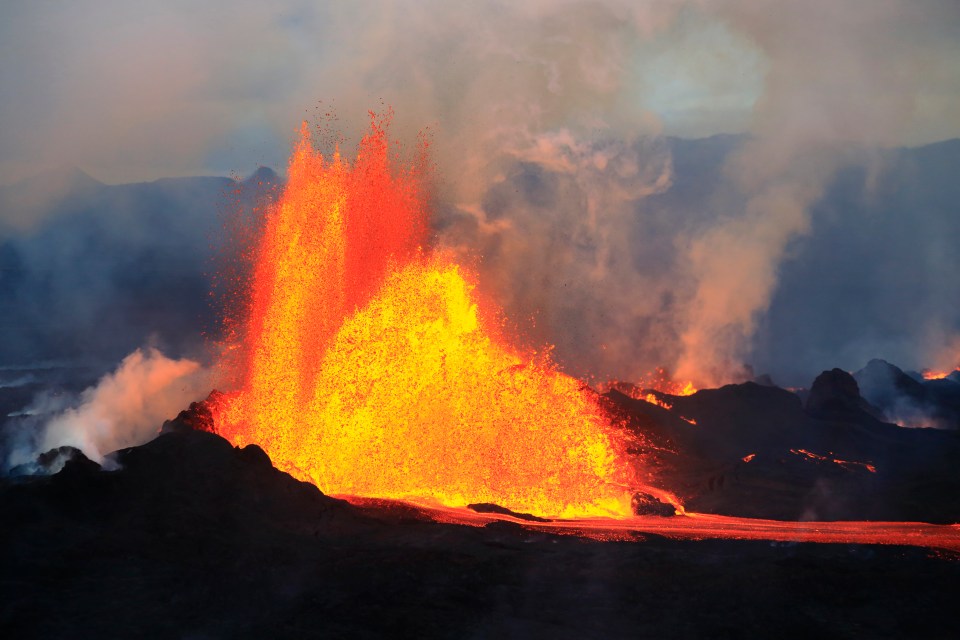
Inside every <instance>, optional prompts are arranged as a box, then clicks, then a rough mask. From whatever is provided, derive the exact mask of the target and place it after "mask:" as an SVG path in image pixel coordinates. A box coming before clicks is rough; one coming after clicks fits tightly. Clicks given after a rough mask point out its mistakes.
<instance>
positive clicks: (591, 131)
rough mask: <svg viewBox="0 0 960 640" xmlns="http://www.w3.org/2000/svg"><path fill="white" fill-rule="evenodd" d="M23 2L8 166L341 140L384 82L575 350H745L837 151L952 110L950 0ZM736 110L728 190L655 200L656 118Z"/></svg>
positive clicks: (236, 155)
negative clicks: (691, 198)
mask: <svg viewBox="0 0 960 640" xmlns="http://www.w3.org/2000/svg"><path fill="white" fill-rule="evenodd" d="M32 6H33V5H26V4H24V5H16V6H12V7H11V8H4V9H3V10H2V11H3V12H4V15H3V17H4V18H6V19H4V20H0V36H2V40H3V42H4V43H5V51H8V52H9V55H5V56H2V57H0V70H2V75H3V77H4V78H5V79H8V81H10V82H13V83H15V84H16V86H17V87H22V90H18V91H7V92H3V93H2V94H0V107H2V109H3V113H4V117H5V123H7V124H8V126H6V127H4V128H3V129H2V130H0V150H2V151H0V171H2V172H3V173H4V175H8V176H16V175H23V174H25V173H29V170H30V169H31V168H32V167H34V166H36V165H38V164H39V163H41V162H42V161H43V159H45V158H49V157H54V156H55V157H57V158H59V159H60V161H62V162H67V163H74V164H82V165H83V166H84V167H85V168H86V169H87V170H88V171H90V172H91V173H92V174H93V175H95V176H96V177H98V178H100V179H106V180H108V181H109V180H126V179H138V178H142V177H155V176H158V175H170V174H173V173H179V174H184V173H191V174H195V173H198V172H202V171H210V170H215V171H226V170H240V171H242V172H246V171H249V170H250V169H252V167H253V165H254V164H256V163H265V164H273V165H275V166H279V165H280V164H281V162H282V158H284V157H285V155H286V152H287V150H288V148H289V141H290V139H291V137H292V134H293V133H294V126H293V125H294V124H295V123H294V121H295V120H296V119H298V118H297V117H296V116H298V115H299V114H302V113H303V110H304V108H305V107H306V106H309V105H314V104H316V103H317V100H318V99H324V100H325V101H326V102H324V103H323V104H322V105H321V106H320V108H319V110H318V111H315V112H311V111H308V112H307V114H306V115H307V116H308V117H310V116H312V115H319V116H320V118H321V119H323V118H325V117H326V114H327V113H337V114H339V115H340V116H341V117H343V118H344V121H343V122H337V123H336V128H337V129H338V130H342V131H343V137H345V138H355V137H356V136H357V134H358V133H359V131H360V130H361V129H362V127H363V126H364V125H365V121H364V119H363V118H362V117H360V116H358V115H357V114H361V113H363V112H365V111H366V110H367V109H369V108H371V106H374V107H376V104H375V103H376V101H377V99H378V98H379V99H382V100H383V101H384V102H386V103H388V104H390V105H392V106H393V108H394V110H395V113H396V119H395V122H394V127H393V130H394V132H395V133H396V134H398V135H399V137H401V138H403V137H412V136H413V135H415V132H416V131H418V130H419V129H421V128H422V127H424V126H425V125H426V126H427V127H429V129H430V130H431V131H433V133H434V135H433V145H432V147H431V153H432V157H433V158H434V159H435V161H436V164H437V167H438V170H437V172H436V174H437V178H438V180H437V185H436V187H437V189H436V192H437V198H436V202H435V208H436V216H435V231H436V233H437V236H438V237H439V241H440V242H441V243H442V244H446V245H449V246H451V247H453V248H454V249H455V250H456V251H457V252H458V253H460V254H461V258H462V257H464V256H472V257H478V259H479V261H480V262H479V264H478V265H477V270H478V271H479V272H480V273H479V275H480V278H479V279H480V282H481V287H482V288H484V289H486V290H487V292H489V293H490V294H491V295H492V296H494V297H495V298H497V299H498V300H500V301H501V302H502V303H503V305H504V306H505V307H506V312H507V316H508V317H509V318H511V319H512V320H513V321H514V322H516V323H518V324H520V325H522V328H526V327H525V326H524V325H526V324H527V323H528V321H529V320H530V319H531V318H532V320H533V322H534V323H535V327H532V328H529V329H528V330H529V331H530V332H531V333H532V334H533V336H534V338H535V339H536V340H537V341H538V342H548V343H553V344H555V345H556V357H557V359H558V360H559V361H560V362H561V363H562V364H563V365H564V366H565V367H566V369H567V370H568V371H570V372H571V373H575V374H578V375H584V374H590V373H593V374H597V375H598V376H616V377H621V378H636V377H638V376H640V375H642V374H643V373H644V372H647V371H649V370H650V369H652V368H653V367H654V366H657V365H667V366H668V367H671V368H672V369H673V370H674V373H675V374H677V375H678V376H682V377H689V378H693V379H697V380H698V381H699V382H700V383H701V384H711V383H717V382H722V381H726V380H729V379H732V378H736V377H738V376H740V375H742V371H743V369H742V364H743V362H744V361H746V360H750V359H753V358H754V357H755V356H756V354H755V353H752V352H751V349H752V348H753V346H754V343H753V342H752V338H753V336H754V334H755V333H756V331H757V328H758V322H761V321H762V320H763V317H764V315H765V313H766V312H767V310H768V308H769V307H770V305H771V300H772V298H773V297H774V296H775V294H776V292H777V289H778V286H779V276H780V272H781V270H782V267H783V264H784V260H785V258H786V257H788V256H789V255H790V252H791V250H792V248H793V247H795V246H796V245H797V244H798V243H802V242H803V237H804V235H805V234H808V233H810V232H811V231H812V230H813V229H814V226H815V223H816V217H815V216H813V215H812V214H811V208H812V207H813V206H815V204H816V202H817V201H818V199H819V198H820V197H821V195H822V194H823V192H824V190H825V189H826V188H827V187H828V185H829V183H830V181H831V180H832V179H833V177H834V176H835V175H836V173H837V170H838V169H840V168H842V167H844V166H847V165H848V164H851V163H856V164H864V163H867V164H870V163H871V161H872V159H874V158H875V157H876V156H874V155H873V153H874V150H875V149H876V148H877V147H882V146H891V145H898V144H903V143H913V142H929V141H932V140H938V139H942V138H945V137H948V136H952V135H957V129H956V126H955V124H954V123H956V122H960V107H958V106H957V105H960V100H957V99H956V98H957V95H958V94H960V73H958V69H960V64H957V61H958V60H960V50H958V46H957V41H956V37H955V33H956V30H957V28H958V25H960V11H958V8H957V5H956V3H955V2H953V0H929V1H926V2H907V1H906V0H888V1H883V2H876V1H874V0H849V1H847V2H828V1H826V0H817V1H814V2H803V3H797V2H788V1H781V2H773V1H769V2H768V1H763V0H761V1H756V0H716V1H711V2H706V1H697V0H676V1H664V2H635V1H627V0H597V1H593V2H584V1H576V0H565V1H561V2H546V1H543V2H541V1H537V2H525V3H520V4H517V3H506V2H500V1H496V0H491V1H489V2H475V3H448V2H441V1H440V0H428V1H425V2H417V3H410V2H354V3H333V4H331V3H326V4H316V3H303V2H299V1H297V0H288V1H287V2H280V3H270V4H269V6H268V5H265V4H264V3H253V2H239V3H231V4H230V6H229V9H228V10H225V5H220V4H218V3H206V4H204V5H203V6H202V7H198V6H193V5H191V6H189V7H185V6H184V5H179V4H177V3H174V4H164V5H163V6H157V7H154V8H152V9H151V12H150V16H149V20H147V19H144V16H143V15H142V8H140V7H135V8H124V7H117V6H116V5H115V3H108V2H101V3H84V5H83V6H82V7H81V6H77V7H73V6H71V7H65V8H63V10H62V11H59V12H57V14H56V15H55V16H48V15H43V14H42V13H41V12H40V11H39V10H34V9H32V8H30V7H32ZM41 31H42V32H43V33H52V34H55V36H56V37H43V38H39V37H37V36H36V34H37V33H39V32H41ZM678 43H679V45H678ZM117 60H123V61H124V62H125V64H124V65H122V68H118V67H117V65H116V63H117ZM64 65H66V66H64ZM36 77H44V78H47V79H49V81H48V82H44V83H36V82H35V81H33V79H34V78H36ZM745 77H746V78H748V80H744V78H745ZM27 80H30V81H27ZM372 103H373V104H372ZM37 105H43V106H44V108H42V109H40V108H37ZM201 105H202V106H201ZM698 114H699V115H698ZM698 118H699V119H698ZM694 121H696V122H694ZM678 123H679V124H678ZM945 123H946V124H945ZM730 130H746V131H748V132H749V133H750V134H751V135H750V137H749V139H748V140H747V141H746V143H745V144H744V145H743V146H742V147H741V148H740V149H739V151H737V152H736V153H734V154H733V156H731V157H730V159H729V161H728V162H727V165H726V166H727V170H726V178H727V179H726V181H725V182H726V184H725V185H724V188H723V189H720V191H724V193H723V194H721V195H718V196H717V197H716V198H711V197H709V196H704V197H703V198H702V199H701V200H698V205H699V204H702V205H703V206H702V207H700V208H699V209H697V210H680V209H677V208H674V209H671V208H670V207H671V206H675V205H676V204H677V202H676V201H677V198H675V197H674V194H673V191H674V190H676V189H679V188H680V187H679V186H678V185H677V184H676V179H677V175H678V172H677V171H676V157H671V156H672V155H673V154H671V148H672V147H671V141H670V140H669V139H666V138H664V137H663V135H664V133H665V132H669V133H678V134H681V135H688V134H690V133H691V132H695V133H700V134H703V133H715V132H721V131H730ZM349 146H350V145H349V144H347V145H344V148H349ZM238 165H242V166H238ZM880 166H881V163H877V164H876V165H874V164H870V173H871V175H873V176H877V175H879V174H880V171H879V168H878V167H880ZM868 182H869V181H868ZM875 186H876V184H875V183H870V184H868V185H867V187H868V189H869V188H874V187H875ZM683 188H684V189H690V188H691V187H690V185H685V186H683ZM697 188H700V187H699V186H698V187H697ZM704 188H706V187H704ZM710 188H711V189H712V188H713V187H710ZM730 192H733V195H731V194H730ZM671 198H673V199H671ZM17 222H18V224H20V226H26V225H25V224H24V221H22V220H19V221H17ZM943 324H944V325H945V328H944V331H945V332H946V334H947V335H953V334H955V333H956V331H955V330H954V329H955V326H954V321H953V319H951V318H948V319H947V320H946V321H945V322H944V323H943ZM939 346H942V345H939ZM917 350H918V349H914V351H917ZM862 357H863V356H862V354H858V361H862ZM781 360H782V359H781ZM856 362H857V361H854V363H851V365H850V366H855V365H856ZM781 364H782V363H781ZM830 364H834V363H830ZM820 366H821V367H822V366H826V365H825V364H821V365H820Z"/></svg>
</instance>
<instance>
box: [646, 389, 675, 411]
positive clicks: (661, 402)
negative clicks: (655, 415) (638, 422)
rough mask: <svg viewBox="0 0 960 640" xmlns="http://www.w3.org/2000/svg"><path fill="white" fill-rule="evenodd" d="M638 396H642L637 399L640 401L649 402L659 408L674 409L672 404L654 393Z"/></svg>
mask: <svg viewBox="0 0 960 640" xmlns="http://www.w3.org/2000/svg"><path fill="white" fill-rule="evenodd" d="M638 395H639V396H640V397H639V398H637V399H638V400H644V401H646V402H649V403H650V404H655V405H657V406H658V407H663V408H664V409H673V405H672V404H670V403H669V402H667V401H666V400H663V399H662V398H658V397H657V396H656V395H655V394H653V393H641V394H638Z"/></svg>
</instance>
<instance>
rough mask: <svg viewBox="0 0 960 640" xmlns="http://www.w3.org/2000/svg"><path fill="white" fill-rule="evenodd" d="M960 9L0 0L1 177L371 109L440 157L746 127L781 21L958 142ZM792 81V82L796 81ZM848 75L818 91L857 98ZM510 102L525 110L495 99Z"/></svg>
mask: <svg viewBox="0 0 960 640" xmlns="http://www.w3.org/2000/svg"><path fill="white" fill-rule="evenodd" d="M515 4H520V5H521V7H519V8H518V7H516V6H514V5H515ZM798 4H799V5H803V6H804V7H806V8H804V9H802V10H798V9H797V7H796V5H798ZM831 4H839V5H842V7H843V8H842V9H841V10H839V11H838V10H836V9H832V8H830V5H831ZM791 6H792V8H791V9H788V10H786V11H784V9H785V8H786V7H791ZM958 13H960V4H958V3H956V2H955V0H942V1H935V0H932V1H926V0H920V1H911V2H899V1H892V0H869V1H868V2H862V1H859V0H854V1H851V2H839V3H822V2H813V3H806V2H804V3H796V2H789V1H786V0H785V1H783V2H770V1H765V0H749V1H735V2H728V1H724V0H718V1H711V0H702V1H695V0H690V1H685V2H681V1H672V0H648V1H643V0H633V1H630V2H618V1H607V0H604V1H601V2H595V3H583V2H571V1H569V0H554V1H550V2H548V1H545V0H535V1H531V2H524V3H512V2H496V1H488V2H471V3H449V2H433V1H426V2H419V1H413V0H409V1H406V2H403V1H398V2H389V1H382V2H350V3H347V2H343V3H330V2H327V3H322V2H307V1H298V0H282V1H279V2H269V3H266V2H245V1H239V2H238V1H230V2H205V3H196V2H179V1H170V2H162V3H157V2H136V1H121V0H114V1H109V0H90V1H83V2H59V1H52V0H51V1H45V0H29V1H25V0H8V1H6V2H3V3H2V4H0V183H8V182H11V181H13V180H15V179H18V178H22V177H25V176H27V175H30V174H31V173H35V172H37V171H38V170H40V169H42V168H44V167H47V166H58V165H64V164H74V165H79V166H81V167H82V168H83V169H85V170H86V171H88V172H89V173H90V174H92V175H93V176H94V177H96V178H98V179H100V180H103V181H107V182H123V181H132V180H142V179H151V178H156V177H160V176H173V175H187V174H209V173H216V174H224V173H227V172H230V171H236V172H240V173H246V172H249V171H251V170H252V169H253V168H254V167H255V166H256V165H257V164H268V165H275V166H277V165H282V164H283V162H284V158H285V156H286V154H287V151H288V149H289V141H290V139H291V137H292V132H293V131H294V130H295V129H296V127H297V124H298V121H299V120H300V119H302V118H304V117H308V118H309V117H312V116H313V115H314V112H315V110H316V108H317V105H318V103H319V102H320V101H324V102H325V103H326V104H327V105H329V104H331V103H332V104H333V105H334V106H335V107H336V109H337V113H338V115H339V116H340V118H341V121H342V122H343V123H344V124H343V126H344V128H345V129H347V130H349V129H350V128H351V127H356V126H362V125H363V124H364V118H363V115H362V114H363V113H364V112H365V110H366V109H368V108H377V107H378V106H379V105H380V101H381V100H383V101H384V102H386V103H388V104H392V105H393V106H394V107H395V108H396V110H397V118H398V121H400V122H402V123H404V124H405V125H407V126H408V127H409V128H410V129H411V130H414V129H419V128H421V127H424V126H427V125H429V126H431V127H433V128H434V129H435V132H436V134H437V136H438V138H439V139H440V141H439V142H438V145H439V146H441V147H445V143H444V142H443V141H442V140H443V138H442V137H443V136H448V137H450V138H454V137H459V136H463V135H466V136H467V138H468V139H472V138H475V134H473V133H472V132H471V129H472V123H473V122H477V123H480V124H482V125H483V126H484V127H486V128H489V127H490V125H491V123H492V122H497V121H499V123H501V124H502V125H503V126H505V127H507V128H513V127H526V126H529V123H530V122H531V121H534V120H538V119H539V120H540V122H538V124H537V126H540V127H543V128H556V127H561V126H580V127H583V126H590V125H594V126H598V127H601V128H607V129H609V130H610V131H612V132H614V133H616V132H620V131H623V132H630V133H632V132H635V131H638V130H639V131H646V132H657V131H660V132H665V133H668V134H676V135H681V136H705V135H709V134H712V133H717V132H736V131H746V130H749V129H750V127H751V117H752V113H753V110H754V107H755V104H756V101H757V99H758V97H759V96H761V95H762V94H763V91H764V83H765V78H766V74H767V73H768V71H769V68H770V60H771V57H772V56H776V55H778V51H777V50H776V49H777V46H776V44H773V45H771V44H770V43H768V42H764V41H763V31H764V29H765V27H764V25H763V22H764V21H766V20H771V21H773V20H776V18H777V17H778V16H780V17H782V16H784V15H788V16H790V19H791V21H793V23H795V26H796V33H797V34H799V36H800V37H798V38H797V42H795V43H794V44H795V45H796V46H798V47H800V48H801V49H803V48H804V47H808V48H809V49H810V51H809V58H810V61H811V63H813V64H816V65H825V64H830V59H829V57H824V56H822V55H818V52H817V49H818V47H819V45H820V43H819V42H818V40H817V39H818V37H819V33H820V31H821V27H822V30H823V31H824V32H829V31H830V30H831V29H839V30H841V31H842V30H848V31H849V41H848V42H847V44H848V45H849V46H850V47H851V48H854V49H855V48H858V47H860V46H863V47H864V48H866V49H868V50H870V51H873V52H876V53H877V54H879V55H881V57H882V59H881V60H878V63H881V64H884V65H888V66H890V67H899V68H902V70H903V71H904V73H906V74H918V75H922V76H923V78H922V81H919V82H917V83H916V85H915V86H914V87H913V88H912V89H913V92H912V93H911V96H910V97H911V104H910V105H909V106H908V110H909V112H910V113H909V114H907V115H906V116H905V118H904V122H903V126H902V130H901V131H899V132H898V134H897V135H896V136H895V138H894V139H893V140H884V142H896V143H907V144H912V143H919V142H929V141H934V140H940V139H945V138H948V137H954V136H958V135H960V117H958V110H960V107H958V105H960V36H958V29H960V19H958ZM820 21H822V22H823V23H824V24H823V25H820V24H818V22H820ZM828 21H832V22H833V23H834V26H833V27H829V26H827V25H826V24H825V23H826V22H828ZM871 21H872V22H874V23H875V24H871ZM773 31H776V29H775V28H774V29H772V30H771V32H773ZM811 34H814V37H809V36H810V35H811ZM841 35H842V34H841ZM804 38H806V39H807V41H806V42H804V41H803V40H804ZM841 62H842V61H841ZM796 71H797V73H796V75H795V76H793V81H794V82H797V83H798V84H801V85H802V84H804V83H805V82H807V81H808V80H809V78H808V77H806V76H805V75H804V73H803V69H801V68H797V69H796ZM859 72H860V70H859V69H857V68H856V67H855V66H854V67H851V68H849V69H848V70H846V71H845V73H847V74H848V75H846V76H845V77H846V78H847V80H848V81H849V82H848V84H847V86H845V87H830V90H831V91H851V92H856V91H858V90H859V85H858V77H857V74H858V73H859ZM517 91H519V92H521V93H523V94H524V95H522V96H521V100H519V101H518V103H522V105H521V106H520V107H519V108H514V107H511V106H510V105H506V104H505V103H506V98H508V97H509V94H508V92H513V93H516V92H517ZM889 91H891V92H899V91H902V88H901V87H900V86H898V85H897V83H891V85H890V86H889ZM514 106H516V105H514ZM484 111H487V112H489V111H495V112H497V113H498V114H499V115H498V116H495V117H491V115H490V114H489V113H481V112H484ZM358 112H359V113H358ZM477 146H480V144H479V143H477ZM443 155H444V156H446V155H447V154H445V153H444V154H443Z"/></svg>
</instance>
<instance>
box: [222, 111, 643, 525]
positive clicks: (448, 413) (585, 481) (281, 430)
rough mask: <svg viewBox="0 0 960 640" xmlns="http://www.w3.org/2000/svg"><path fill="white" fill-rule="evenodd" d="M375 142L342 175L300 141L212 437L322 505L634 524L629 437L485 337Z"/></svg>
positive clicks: (583, 394) (450, 267)
mask: <svg viewBox="0 0 960 640" xmlns="http://www.w3.org/2000/svg"><path fill="white" fill-rule="evenodd" d="M386 129H387V119H384V118H380V119H378V118H376V117H374V118H373V123H372V127H371V130H370V132H369V133H368V134H367V136H366V137H365V138H364V139H363V141H362V142H361V144H360V147H359V150H358V154H357V158H356V160H355V162H354V163H353V164H352V165H351V164H349V163H348V162H347V161H345V160H343V159H342V158H340V156H339V153H337V154H335V155H334V156H333V158H331V159H327V158H324V157H323V156H322V155H321V154H319V153H317V152H315V151H314V149H313V148H312V146H311V143H310V139H309V135H308V132H307V129H306V127H304V129H303V131H302V135H301V139H300V142H299V144H298V145H297V147H296V149H295V151H294V153H293V156H292V158H291V161H290V167H289V180H288V183H287V187H286V189H285V191H284V193H283V195H282V197H281V198H280V200H279V202H278V203H277V204H276V205H275V206H274V208H273V209H272V210H271V211H270V214H269V216H268V219H267V223H266V228H265V230H264V232H263V236H262V239H261V240H260V243H259V247H258V248H257V250H256V255H255V260H256V264H255V269H254V275H253V283H252V287H251V291H250V300H249V306H248V309H246V311H245V320H244V321H243V324H244V328H243V330H242V334H243V342H244V350H245V356H244V357H243V358H241V361H240V363H239V364H238V365H237V366H238V367H239V369H240V370H239V371H238V372H236V376H235V377H236V378H237V379H239V380H241V381H242V385H241V387H242V388H241V389H240V390H239V391H238V392H237V393H236V394H234V395H232V396H231V397H230V398H229V399H228V400H227V401H225V404H224V406H223V408H222V409H221V410H220V411H219V412H218V415H217V430H218V432H219V433H221V434H222V435H224V436H225V437H226V438H227V439H228V440H230V441H231V442H233V443H234V444H235V445H237V446H241V445H245V444H248V443H256V444H258V445H260V446H261V447H262V448H263V449H264V450H265V451H266V452H267V454H268V455H269V456H270V458H271V460H273V462H274V464H275V465H276V466H277V467H278V468H280V469H282V470H284V471H287V472H289V473H290V474H292V475H294V476H295V477H297V478H300V479H303V480H307V481H310V482H313V483H315V484H316V485H317V486H318V487H320V488H321V490H323V491H324V492H326V493H329V494H334V495H343V494H350V495H359V496H369V497H377V498H390V499H403V500H407V501H411V502H414V503H418V504H421V505H445V506H448V507H456V506H464V505H466V504H469V503H480V502H492V503H496V504H499V505H502V506H504V507H507V508H509V509H511V510H514V511H517V512H525V513H533V514H537V515H542V516H549V517H567V518H570V517H587V516H598V515H604V516H616V517H626V516H629V515H631V497H632V491H631V488H633V487H636V486H637V484H638V483H637V481H636V473H635V471H634V469H633V466H632V461H631V460H630V459H629V458H628V456H627V453H626V450H627V442H626V441H625V438H626V436H625V435H624V434H623V433H622V431H621V430H619V429H617V428H615V427H614V426H612V425H611V423H610V421H609V419H608V418H607V416H606V415H605V413H604V412H603V410H602V409H601V408H600V406H599V404H598V402H597V400H596V399H595V397H594V396H593V394H591V393H590V392H589V391H588V390H586V389H585V388H583V387H582V385H581V383H580V382H578V381H577V380H575V379H573V378H571V377H569V376H566V375H563V374H562V373H560V372H559V371H557V370H556V368H555V367H554V366H553V365H552V364H551V362H550V361H549V360H548V359H547V357H546V356H539V357H537V356H525V355H524V354H523V352H521V351H520V350H518V349H515V348H512V347H511V346H509V345H507V344H505V343H504V342H503V340H502V339H499V338H498V337H496V334H495V332H493V331H491V330H490V329H491V326H490V321H489V318H492V317H495V316H496V314H495V313H489V312H488V313H482V312H481V310H480V308H479V307H478V302H477V300H476V297H475V295H474V287H473V285H472V284H471V283H470V280H469V278H467V277H466V276H465V274H464V273H463V271H462V269H461V268H460V267H458V265H456V264H454V263H453V262H452V261H451V259H450V258H449V257H448V256H445V255H442V254H440V253H434V252H430V251H428V250H427V249H425V248H424V245H425V240H426V235H425V234H426V229H427V213H426V207H425V205H424V196H423V186H422V185H423V172H422V169H421V168H422V167H423V166H425V162H424V159H423V157H422V156H421V157H420V158H419V159H418V160H417V161H415V162H414V163H413V164H412V166H408V167H401V166H399V162H398V161H397V159H396V158H395V154H393V153H391V147H390V145H389V144H388V138H387V134H386ZM494 328H495V327H494Z"/></svg>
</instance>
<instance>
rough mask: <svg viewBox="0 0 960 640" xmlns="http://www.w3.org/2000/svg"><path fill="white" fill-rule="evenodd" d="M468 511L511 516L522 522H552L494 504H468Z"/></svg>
mask: <svg viewBox="0 0 960 640" xmlns="http://www.w3.org/2000/svg"><path fill="white" fill-rule="evenodd" d="M467 509H471V510H473V511H476V512H477V513H499V514H500V515H504V516H511V517H513V518H519V519H520V520H528V521H530V522H550V521H549V520H548V519H546V518H541V517H539V516H535V515H533V514H530V513H518V512H516V511H513V510H511V509H507V508H506V507H501V506H500V505H498V504H494V503H492V502H478V503H476V504H468V505H467Z"/></svg>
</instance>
